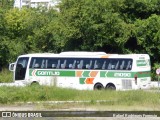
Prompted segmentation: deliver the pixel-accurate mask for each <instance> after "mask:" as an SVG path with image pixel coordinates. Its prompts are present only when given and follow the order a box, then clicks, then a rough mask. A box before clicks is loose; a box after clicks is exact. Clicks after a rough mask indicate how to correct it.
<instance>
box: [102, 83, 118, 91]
mask: <svg viewBox="0 0 160 120" xmlns="http://www.w3.org/2000/svg"><path fill="white" fill-rule="evenodd" d="M105 89H106V90H116V86H115V85H114V84H112V83H109V84H107V86H106V88H105Z"/></svg>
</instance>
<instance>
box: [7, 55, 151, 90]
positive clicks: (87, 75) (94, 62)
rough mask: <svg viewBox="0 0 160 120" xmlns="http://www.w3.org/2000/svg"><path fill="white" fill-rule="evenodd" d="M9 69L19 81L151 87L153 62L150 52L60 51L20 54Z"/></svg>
mask: <svg viewBox="0 0 160 120" xmlns="http://www.w3.org/2000/svg"><path fill="white" fill-rule="evenodd" d="M9 70H11V71H13V72H14V82H15V83H16V84H19V85H30V84H34V83H37V84H39V85H53V86H57V87H68V88H75V89H80V90H93V89H98V90H100V89H115V90H135V89H148V88H150V84H151V77H150V74H151V65H150V57H149V55H148V54H106V53H105V52H61V53H59V54H53V53H37V54H26V55H20V56H19V57H18V58H17V61H16V62H15V63H12V64H10V67H9Z"/></svg>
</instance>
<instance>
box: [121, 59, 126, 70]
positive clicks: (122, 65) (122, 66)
mask: <svg viewBox="0 0 160 120" xmlns="http://www.w3.org/2000/svg"><path fill="white" fill-rule="evenodd" d="M124 63H125V61H124V60H123V61H122V64H121V65H120V70H123V68H124Z"/></svg>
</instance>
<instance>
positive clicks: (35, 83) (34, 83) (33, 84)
mask: <svg viewBox="0 0 160 120" xmlns="http://www.w3.org/2000/svg"><path fill="white" fill-rule="evenodd" d="M37 85H39V83H38V82H36V81H34V82H32V83H31V86H37Z"/></svg>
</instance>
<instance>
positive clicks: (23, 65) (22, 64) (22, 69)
mask: <svg viewBox="0 0 160 120" xmlns="http://www.w3.org/2000/svg"><path fill="white" fill-rule="evenodd" d="M28 60H29V58H28V57H21V58H19V59H18V61H17V64H16V69H15V81H17V80H25V76H26V70H27V65H28Z"/></svg>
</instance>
